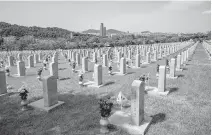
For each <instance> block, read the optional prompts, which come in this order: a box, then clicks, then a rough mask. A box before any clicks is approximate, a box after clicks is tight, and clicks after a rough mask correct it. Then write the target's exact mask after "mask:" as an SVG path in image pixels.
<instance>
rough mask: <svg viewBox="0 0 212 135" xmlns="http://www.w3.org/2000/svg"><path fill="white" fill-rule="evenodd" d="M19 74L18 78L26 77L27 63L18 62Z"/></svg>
mask: <svg viewBox="0 0 212 135" xmlns="http://www.w3.org/2000/svg"><path fill="white" fill-rule="evenodd" d="M17 73H18V76H25V75H26V68H25V63H24V62H23V61H18V62H17Z"/></svg>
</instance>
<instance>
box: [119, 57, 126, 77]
mask: <svg viewBox="0 0 212 135" xmlns="http://www.w3.org/2000/svg"><path fill="white" fill-rule="evenodd" d="M120 74H126V59H125V58H121V60H120Z"/></svg>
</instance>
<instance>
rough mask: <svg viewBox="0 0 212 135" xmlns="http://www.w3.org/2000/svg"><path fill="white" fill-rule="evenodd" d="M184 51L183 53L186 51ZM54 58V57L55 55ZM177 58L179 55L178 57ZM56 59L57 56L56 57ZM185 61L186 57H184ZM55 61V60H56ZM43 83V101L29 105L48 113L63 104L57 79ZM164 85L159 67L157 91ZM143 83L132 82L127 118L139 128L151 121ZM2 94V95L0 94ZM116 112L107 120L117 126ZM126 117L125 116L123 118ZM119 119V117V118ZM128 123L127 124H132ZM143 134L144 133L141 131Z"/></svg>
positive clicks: (0, 79)
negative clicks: (129, 108)
mask: <svg viewBox="0 0 212 135" xmlns="http://www.w3.org/2000/svg"><path fill="white" fill-rule="evenodd" d="M196 45H197V44H195V45H193V46H191V47H189V48H188V49H187V50H189V51H188V52H189V53H188V55H186V56H191V55H192V54H193V52H194V50H195V48H196ZM187 50H185V51H187ZM55 56H56V55H55ZM178 56H179V55H178ZM56 57H57V56H56ZM185 58H186V60H187V59H188V57H185ZM56 61H57V60H56ZM124 61H125V58H121V63H122V62H123V63H124ZM174 62H175V60H174V59H172V60H171V66H175V64H174ZM101 70H102V68H101V65H98V64H95V66H94V74H95V78H96V83H97V85H99V84H101V83H102V80H101V76H102V75H101V74H102V71H101ZM42 82H43V99H40V100H38V101H35V102H32V103H30V104H29V105H31V106H33V107H35V108H39V109H43V110H46V111H50V110H52V109H53V108H55V107H57V106H59V105H61V104H63V103H64V102H62V101H58V94H57V78H56V77H55V76H54V75H53V76H48V77H44V78H43V79H42ZM165 85H166V66H160V70H159V81H158V91H159V92H164V90H165ZM146 90H147V89H146V87H145V83H144V82H142V81H140V80H134V81H133V82H132V89H131V91H132V93H131V112H130V113H131V114H130V115H129V116H127V117H130V120H132V121H131V122H132V123H133V124H134V125H136V126H141V124H143V121H145V120H146V121H148V124H150V122H151V119H149V118H146V117H145V115H144V93H145V91H146ZM3 91H5V92H6V91H7V90H6V76H5V72H3V71H0V92H1V94H4V92H3ZM2 92H3V93H2ZM115 115H116V112H115V113H114V114H113V115H112V116H111V117H110V118H109V120H110V123H111V124H117V123H116V121H114V119H115ZM125 117H126V116H125ZM119 118H120V117H119ZM132 123H128V124H132ZM143 132H145V131H143Z"/></svg>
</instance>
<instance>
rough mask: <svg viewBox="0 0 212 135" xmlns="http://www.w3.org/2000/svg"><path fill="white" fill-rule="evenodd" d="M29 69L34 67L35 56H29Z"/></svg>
mask: <svg viewBox="0 0 212 135" xmlns="http://www.w3.org/2000/svg"><path fill="white" fill-rule="evenodd" d="M27 59H28V67H29V68H31V67H34V59H33V56H32V55H30V56H28V58H27Z"/></svg>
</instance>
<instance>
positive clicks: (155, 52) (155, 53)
mask: <svg viewBox="0 0 212 135" xmlns="http://www.w3.org/2000/svg"><path fill="white" fill-rule="evenodd" d="M157 56H158V54H157V51H154V58H153V60H154V61H157V59H158V58H157Z"/></svg>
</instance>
